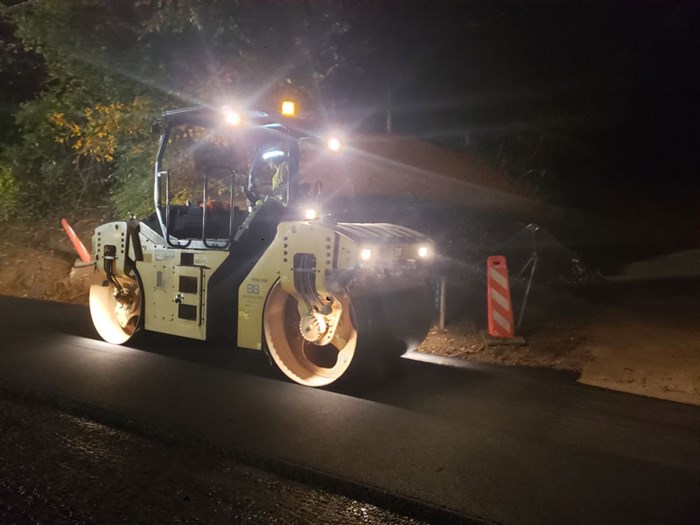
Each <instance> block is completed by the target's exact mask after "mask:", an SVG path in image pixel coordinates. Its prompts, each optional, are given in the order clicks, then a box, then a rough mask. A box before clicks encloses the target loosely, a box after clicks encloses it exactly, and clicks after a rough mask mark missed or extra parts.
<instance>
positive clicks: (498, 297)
mask: <svg viewBox="0 0 700 525" xmlns="http://www.w3.org/2000/svg"><path fill="white" fill-rule="evenodd" d="M486 283H487V285H486V289H487V307H488V318H489V336H491V338H492V339H490V342H492V343H498V342H501V343H505V342H506V341H507V342H508V344H523V343H524V340H523V339H522V338H516V337H515V324H514V323H513V303H512V302H511V300H510V284H509V281H508V265H507V264H506V258H505V257H504V256H502V255H492V256H491V257H489V258H487V259H486Z"/></svg>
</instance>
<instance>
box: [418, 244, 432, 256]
mask: <svg viewBox="0 0 700 525" xmlns="http://www.w3.org/2000/svg"><path fill="white" fill-rule="evenodd" d="M418 257H420V258H421V259H427V258H428V257H430V248H429V247H428V246H421V247H420V248H418Z"/></svg>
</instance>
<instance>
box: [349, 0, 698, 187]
mask: <svg viewBox="0 0 700 525" xmlns="http://www.w3.org/2000/svg"><path fill="white" fill-rule="evenodd" d="M698 4H699V3H698V2H694V1H687V0H680V1H672V0H668V1H657V2H643V1H640V2H631V1H630V2H615V1H609V2H563V1H562V2H560V1H528V2H525V1H502V2H497V1H496V2H461V3H454V2H431V3H427V2H381V3H379V4H375V3H368V2H357V3H351V4H349V8H348V10H347V12H348V13H349V15H350V22H351V25H352V27H353V31H352V36H351V38H353V39H355V41H357V40H358V39H361V38H362V36H364V35H366V37H367V38H368V40H369V41H371V42H372V45H371V46H370V49H369V51H368V54H367V59H366V61H365V62H364V64H363V66H364V68H365V74H364V75H362V76H361V77H348V78H344V79H340V80H339V82H338V88H339V89H343V88H344V89H345V90H346V92H347V93H348V98H350V99H352V100H353V101H354V103H355V104H358V103H359V104H360V105H361V104H362V101H364V102H365V103H366V104H367V105H371V104H372V103H373V102H374V103H375V104H376V101H377V99H378V98H380V99H382V98H383V95H380V94H383V93H385V92H386V91H387V89H390V90H391V92H392V94H393V103H394V108H395V129H396V130H397V131H399V132H411V133H419V134H425V135H431V136H436V137H437V136H440V137H443V138H446V137H449V136H450V135H452V136H454V137H459V136H463V134H464V132H465V131H467V132H469V133H470V134H472V135H473V136H479V135H480V134H488V133H492V132H494V130H499V129H503V130H514V129H517V128H518V127H524V128H528V126H533V125H542V123H545V122H546V123H550V124H551V123H554V124H556V125H564V126H567V127H569V129H572V128H573V129H574V130H575V133H576V134H577V136H582V137H584V140H583V143H584V149H585V148H586V147H590V148H592V151H591V152H590V154H591V156H597V159H596V163H594V164H593V165H592V166H591V169H595V170H597V172H600V171H601V170H602V171H605V173H606V175H602V174H600V173H599V174H598V175H599V176H600V177H604V176H608V175H607V174H609V173H613V174H614V176H615V177H617V178H621V179H632V178H634V179H637V180H639V181H640V182H652V183H653V182H655V181H658V180H659V179H660V178H663V179H664V181H666V182H669V183H670V182H674V181H675V182H679V183H684V184H685V183H687V182H688V181H689V180H691V178H692V177H694V176H695V174H694V171H695V166H697V165H698V160H699V159H698V153H697V149H698V147H697V146H698V140H697V137H698V133H697V131H696V127H697V126H696V122H697V117H696V115H697V110H696V107H697V102H696V95H697V94H698V93H699V91H700V90H699V89H698V88H699V87H700V67H699V61H698V57H699V56H700V45H699V41H700V36H699V35H700V32H698V31H697V28H698V27H700V16H698V13H699V12H700V9H698ZM358 101H359V102H358ZM373 122H374V125H375V127H377V128H379V127H380V126H381V122H382V119H381V117H380V116H379V115H376V116H375V119H374V121H373ZM584 156H585V155H584ZM582 158H583V157H582ZM598 165H600V166H601V167H598ZM593 178H595V176H594V177H593Z"/></svg>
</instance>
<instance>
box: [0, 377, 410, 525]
mask: <svg viewBox="0 0 700 525" xmlns="http://www.w3.org/2000/svg"><path fill="white" fill-rule="evenodd" d="M0 428H2V429H3V431H2V432H0V523H55V524H60V523H66V524H67V523H71V524H73V523H249V524H274V523H280V524H282V523H284V524H300V525H301V524H304V525H305V524H307V523H327V524H330V525H332V524H338V525H343V524H353V523H362V524H384V523H388V524H396V525H404V524H405V525H413V524H418V523H422V522H420V521H416V520H414V519H411V518H407V517H405V516H401V515H398V514H395V513H393V512H389V511H387V510H384V509H381V508H379V507H376V506H374V505H371V504H368V503H364V502H362V501H358V500H355V499H352V498H348V497H345V496H341V495H337V494H334V493H332V492H329V491H326V490H321V489H319V488H314V487H311V486H308V485H305V484H303V483H300V482H298V481H294V480H291V479H287V478H284V477H281V476H278V475H275V474H272V473H269V472H266V471H264V470H261V469H259V468H255V467H252V466H248V465H244V464H241V463H239V462H237V461H234V460H233V459H231V458H227V457H222V456H220V455H218V454H216V453H211V454H206V453H204V452H202V451H198V450H194V451H193V450H189V449H187V448H184V447H182V446H179V445H177V444H168V443H164V442H163V441H162V440H156V439H153V438H150V437H146V436H142V435H138V434H134V433H131V432H127V431H124V430H119V429H115V428H111V427H108V426H105V425H103V424H100V423H96V422H94V421H92V420H89V419H85V418H83V417H79V416H76V415H72V414H69V413H66V412H63V411H61V410H58V409H56V408H54V407H52V406H50V405H49V404H45V403H42V402H38V401H36V400H27V399H23V398H21V397H17V396H13V395H8V393H7V392H4V391H0Z"/></svg>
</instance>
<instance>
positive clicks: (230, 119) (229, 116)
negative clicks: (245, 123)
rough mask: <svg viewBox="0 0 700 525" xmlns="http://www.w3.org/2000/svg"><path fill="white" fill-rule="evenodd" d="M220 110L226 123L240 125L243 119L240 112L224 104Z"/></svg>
mask: <svg viewBox="0 0 700 525" xmlns="http://www.w3.org/2000/svg"><path fill="white" fill-rule="evenodd" d="M222 112H223V114H224V120H225V121H226V124H228V125H229V126H240V124H241V122H242V120H243V119H242V118H241V114H240V113H238V112H237V111H234V110H232V109H231V108H229V107H226V106H224V107H223V108H222Z"/></svg>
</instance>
